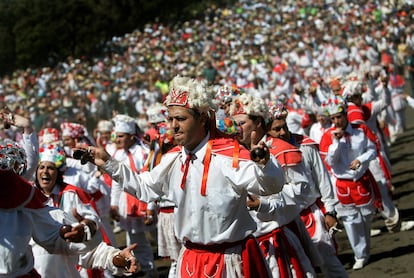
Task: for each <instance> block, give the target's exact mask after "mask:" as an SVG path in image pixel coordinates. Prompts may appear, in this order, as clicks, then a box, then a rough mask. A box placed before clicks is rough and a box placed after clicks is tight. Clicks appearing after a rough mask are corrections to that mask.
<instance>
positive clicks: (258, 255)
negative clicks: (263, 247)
mask: <svg viewBox="0 0 414 278" xmlns="http://www.w3.org/2000/svg"><path fill="white" fill-rule="evenodd" d="M240 244H241V245H242V246H243V249H242V254H241V258H242V262H243V276H244V277H246V278H250V277H270V274H269V270H268V266H267V265H266V262H265V259H264V257H263V253H262V252H261V251H260V248H259V246H258V244H257V240H256V238H254V237H253V236H249V237H247V238H245V239H244V240H241V241H237V242H227V243H221V244H212V245H201V244H195V243H191V242H186V243H185V247H186V250H185V251H184V254H183V258H182V267H181V273H180V277H182V278H187V277H188V278H189V277H223V269H224V255H225V254H226V253H225V251H226V249H229V248H231V247H234V246H237V245H240ZM184 262H185V263H184Z"/></svg>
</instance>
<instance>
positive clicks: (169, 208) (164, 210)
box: [159, 206, 174, 213]
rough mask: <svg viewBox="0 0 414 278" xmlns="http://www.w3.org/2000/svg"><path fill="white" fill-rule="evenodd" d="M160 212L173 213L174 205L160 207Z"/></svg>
mask: <svg viewBox="0 0 414 278" xmlns="http://www.w3.org/2000/svg"><path fill="white" fill-rule="evenodd" d="M159 212H163V213H173V212H174V207H173V206H171V207H160V209H159Z"/></svg>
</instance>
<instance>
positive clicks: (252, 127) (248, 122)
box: [233, 114, 260, 147]
mask: <svg viewBox="0 0 414 278" xmlns="http://www.w3.org/2000/svg"><path fill="white" fill-rule="evenodd" d="M233 119H234V120H235V121H236V123H237V125H238V126H240V128H241V134H240V137H239V141H240V142H241V143H242V144H244V145H245V146H247V147H250V145H251V141H252V139H251V133H252V131H256V130H257V127H258V123H257V121H253V120H252V119H250V118H249V116H248V115H246V114H238V115H234V116H233ZM258 139H260V138H258ZM254 143H255V144H256V143H257V142H254Z"/></svg>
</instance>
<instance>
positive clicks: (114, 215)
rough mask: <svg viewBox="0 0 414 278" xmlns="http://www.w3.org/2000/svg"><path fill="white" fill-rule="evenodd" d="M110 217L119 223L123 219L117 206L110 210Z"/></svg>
mask: <svg viewBox="0 0 414 278" xmlns="http://www.w3.org/2000/svg"><path fill="white" fill-rule="evenodd" d="M109 215H110V216H111V218H112V219H113V220H115V221H119V220H120V219H121V215H120V214H119V208H118V207H117V206H111V208H110V210H109Z"/></svg>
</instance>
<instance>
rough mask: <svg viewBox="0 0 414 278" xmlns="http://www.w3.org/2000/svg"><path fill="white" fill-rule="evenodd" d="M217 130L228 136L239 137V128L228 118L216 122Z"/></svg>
mask: <svg viewBox="0 0 414 278" xmlns="http://www.w3.org/2000/svg"><path fill="white" fill-rule="evenodd" d="M217 128H218V129H219V130H220V131H222V132H224V133H225V134H228V135H235V136H237V135H239V134H240V133H241V128H240V126H239V125H238V124H237V122H236V121H235V120H233V119H230V118H224V119H220V120H217Z"/></svg>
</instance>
